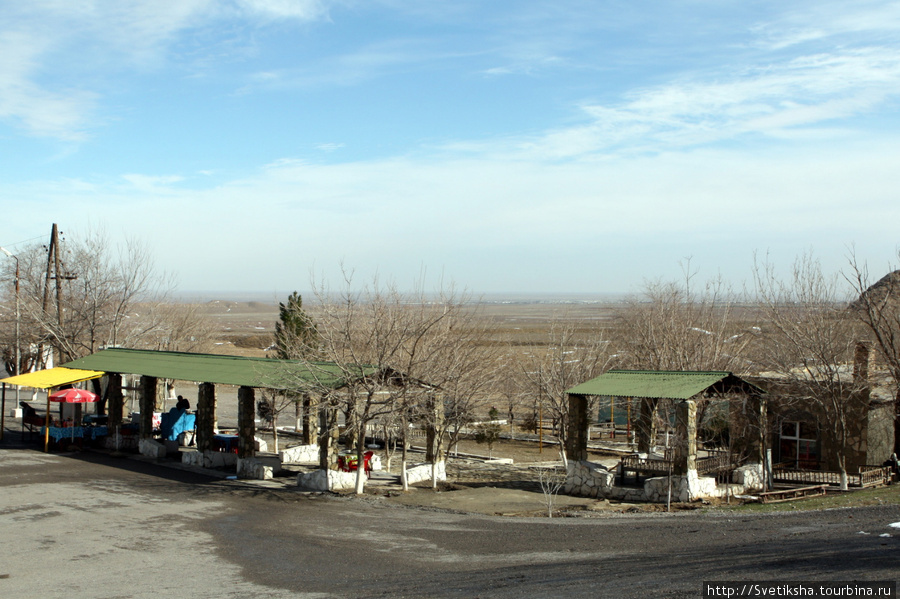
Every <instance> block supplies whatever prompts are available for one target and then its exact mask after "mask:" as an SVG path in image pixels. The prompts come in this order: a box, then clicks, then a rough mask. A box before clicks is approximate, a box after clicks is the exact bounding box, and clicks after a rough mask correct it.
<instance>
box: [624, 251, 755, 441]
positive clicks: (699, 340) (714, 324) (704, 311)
mask: <svg viewBox="0 0 900 599" xmlns="http://www.w3.org/2000/svg"><path fill="white" fill-rule="evenodd" d="M695 277H696V273H695V272H692V271H691V270H690V263H689V262H688V263H686V264H684V279H683V281H680V282H679V281H671V282H662V281H656V282H650V283H647V284H646V286H645V288H644V290H643V292H642V293H641V294H640V295H638V296H634V297H631V298H629V299H628V300H627V301H626V303H625V306H624V307H623V309H621V310H620V311H619V312H618V313H617V315H616V323H615V324H616V332H615V336H616V339H615V344H616V354H615V360H616V363H617V364H618V365H620V366H621V367H624V368H632V369H640V370H673V371H679V370H712V371H736V372H743V371H745V370H746V369H747V368H749V366H750V364H751V362H750V361H749V359H748V353H749V350H750V348H751V347H752V345H753V344H754V341H755V338H756V331H755V329H753V328H752V327H750V326H748V324H747V322H746V320H745V319H742V318H740V317H739V315H738V314H737V313H736V312H737V309H738V306H739V302H738V301H737V298H736V294H735V293H734V292H733V291H732V290H731V288H730V287H729V286H728V285H727V284H726V283H725V281H723V280H722V278H721V277H718V278H715V279H713V280H711V281H709V282H707V283H705V284H704V285H703V286H702V287H701V289H700V290H699V291H697V290H696V289H695V288H694V278H695ZM658 404H659V400H658V399H653V398H644V399H642V400H641V402H640V413H641V415H640V417H639V418H638V428H639V430H638V431H637V432H638V440H639V450H640V451H644V452H646V451H650V450H651V449H652V448H653V446H654V445H655V441H656V421H657V417H656V414H657V408H658ZM707 405H708V404H707V402H702V403H700V404H699V405H698V419H699V420H700V421H702V420H703V418H704V412H705V409H706V406H707Z"/></svg>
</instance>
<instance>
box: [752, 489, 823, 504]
mask: <svg viewBox="0 0 900 599" xmlns="http://www.w3.org/2000/svg"><path fill="white" fill-rule="evenodd" d="M826 487H828V485H813V486H810V487H794V488H791V489H778V490H777V491H766V492H765V493H760V494H759V495H758V497H759V501H760V503H781V502H782V501H793V500H795V499H804V498H806V497H820V496H822V495H825V488H826Z"/></svg>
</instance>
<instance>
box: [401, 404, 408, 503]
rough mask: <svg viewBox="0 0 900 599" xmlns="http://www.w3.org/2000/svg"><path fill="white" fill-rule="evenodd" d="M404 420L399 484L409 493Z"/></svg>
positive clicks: (404, 422) (405, 425)
mask: <svg viewBox="0 0 900 599" xmlns="http://www.w3.org/2000/svg"><path fill="white" fill-rule="evenodd" d="M406 430H407V424H406V420H405V419H404V421H403V453H402V454H400V482H401V483H402V484H403V490H404V491H409V480H408V479H407V478H406V458H407V449H406V448H407V441H406Z"/></svg>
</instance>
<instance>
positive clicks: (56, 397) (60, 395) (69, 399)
mask: <svg viewBox="0 0 900 599" xmlns="http://www.w3.org/2000/svg"><path fill="white" fill-rule="evenodd" d="M97 399H98V397H97V394H96V393H92V392H90V391H85V390H84V389H60V390H59V391H54V392H53V393H51V394H50V401H55V402H57V403H93V402H95V401H97Z"/></svg>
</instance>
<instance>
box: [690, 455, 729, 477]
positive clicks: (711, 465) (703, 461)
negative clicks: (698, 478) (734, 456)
mask: <svg viewBox="0 0 900 599" xmlns="http://www.w3.org/2000/svg"><path fill="white" fill-rule="evenodd" d="M730 457H731V456H729V455H728V452H727V451H716V452H710V455H708V456H707V457H705V458H699V459H697V474H711V473H713V472H722V471H723V470H730V469H731V468H733V467H734V464H733V463H732V461H731V459H730Z"/></svg>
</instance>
